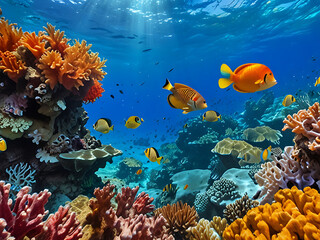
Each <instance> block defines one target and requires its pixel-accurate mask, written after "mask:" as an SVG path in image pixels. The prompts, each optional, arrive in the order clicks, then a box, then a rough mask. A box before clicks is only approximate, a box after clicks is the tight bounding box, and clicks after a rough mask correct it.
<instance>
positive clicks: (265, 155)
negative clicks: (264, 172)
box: [260, 146, 272, 161]
mask: <svg viewBox="0 0 320 240" xmlns="http://www.w3.org/2000/svg"><path fill="white" fill-rule="evenodd" d="M271 149H272V147H271V146H269V147H268V148H266V149H265V150H263V151H262V152H261V155H260V158H261V160H263V161H267V159H269V158H270V156H271Z"/></svg>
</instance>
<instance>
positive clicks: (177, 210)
mask: <svg viewBox="0 0 320 240" xmlns="http://www.w3.org/2000/svg"><path fill="white" fill-rule="evenodd" d="M155 215H156V216H157V217H161V215H162V216H163V217H164V218H165V219H166V220H167V223H166V226H167V228H168V229H169V232H170V233H171V234H172V235H173V236H174V238H175V239H176V240H179V239H185V238H186V236H187V235H188V232H187V229H188V228H189V227H194V226H196V225H197V218H198V215H197V212H196V210H195V208H194V207H190V206H189V205H188V204H186V203H185V204H182V203H181V202H177V203H176V204H172V205H169V204H168V205H167V206H164V207H162V208H158V209H157V210H156V211H155Z"/></svg>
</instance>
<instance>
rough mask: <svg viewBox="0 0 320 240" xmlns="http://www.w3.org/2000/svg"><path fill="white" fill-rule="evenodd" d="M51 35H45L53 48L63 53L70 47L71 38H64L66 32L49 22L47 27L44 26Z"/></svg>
mask: <svg viewBox="0 0 320 240" xmlns="http://www.w3.org/2000/svg"><path fill="white" fill-rule="evenodd" d="M43 28H44V29H45V30H46V32H47V33H48V35H49V36H45V39H46V40H47V41H48V42H49V43H50V46H51V48H52V50H57V51H59V52H60V53H61V54H63V52H64V50H65V49H66V48H68V47H69V45H68V43H67V42H68V41H69V39H67V38H64V37H63V35H64V32H63V31H61V32H60V30H57V31H56V30H55V27H54V26H52V25H51V24H49V23H47V27H43Z"/></svg>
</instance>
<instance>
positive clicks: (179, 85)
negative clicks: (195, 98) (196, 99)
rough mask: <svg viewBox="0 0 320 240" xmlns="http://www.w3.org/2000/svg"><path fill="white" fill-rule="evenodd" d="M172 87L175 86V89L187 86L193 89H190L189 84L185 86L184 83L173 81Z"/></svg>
mask: <svg viewBox="0 0 320 240" xmlns="http://www.w3.org/2000/svg"><path fill="white" fill-rule="evenodd" d="M174 88H175V89H180V88H188V89H191V90H193V91H194V89H192V88H191V87H189V86H187V85H184V84H182V83H175V84H174Z"/></svg>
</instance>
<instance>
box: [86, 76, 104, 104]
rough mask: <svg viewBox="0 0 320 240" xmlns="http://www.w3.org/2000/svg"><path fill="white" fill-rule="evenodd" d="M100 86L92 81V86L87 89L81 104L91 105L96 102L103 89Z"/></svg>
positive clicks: (95, 81)
mask: <svg viewBox="0 0 320 240" xmlns="http://www.w3.org/2000/svg"><path fill="white" fill-rule="evenodd" d="M101 86H102V84H101V83H100V82H98V81H97V80H94V83H93V86H92V87H91V88H90V89H89V91H88V92H87V94H86V96H85V97H84V98H83V102H85V103H89V102H91V103H93V102H95V101H96V100H97V98H99V97H102V93H103V92H104V89H103V88H102V87H101Z"/></svg>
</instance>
